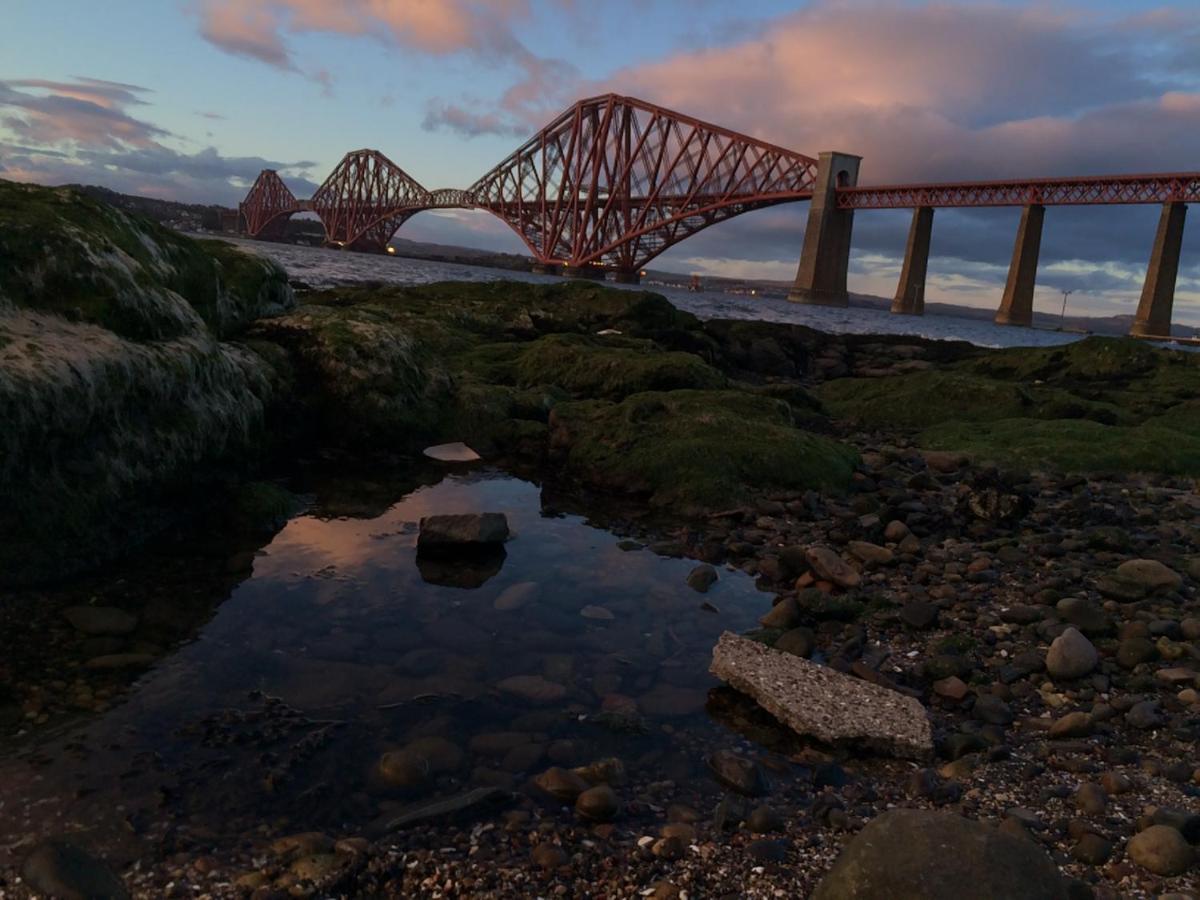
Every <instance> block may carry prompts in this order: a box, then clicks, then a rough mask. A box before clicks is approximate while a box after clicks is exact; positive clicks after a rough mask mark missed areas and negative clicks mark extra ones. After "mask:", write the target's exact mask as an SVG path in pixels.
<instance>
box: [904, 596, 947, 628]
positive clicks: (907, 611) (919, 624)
mask: <svg viewBox="0 0 1200 900" xmlns="http://www.w3.org/2000/svg"><path fill="white" fill-rule="evenodd" d="M937 618H938V608H937V607H936V606H934V605H933V604H932V603H927V602H926V601H924V600H910V601H909V602H908V603H905V604H904V605H903V606H902V607H900V620H901V621H902V622H904V624H906V625H908V626H910V627H912V628H917V629H925V628H930V627H932V626H933V625H934V624H935V623H936V622H937Z"/></svg>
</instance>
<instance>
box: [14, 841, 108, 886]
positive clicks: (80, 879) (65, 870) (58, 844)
mask: <svg viewBox="0 0 1200 900" xmlns="http://www.w3.org/2000/svg"><path fill="white" fill-rule="evenodd" d="M21 877H22V878H24V879H25V881H26V883H27V884H28V885H29V886H30V887H32V888H33V889H34V890H35V891H37V892H39V893H41V894H45V895H46V896H47V897H54V898H56V900H128V898H129V891H128V890H126V888H125V884H124V883H123V882H122V881H121V879H120V878H118V877H117V876H116V875H115V874H114V873H113V871H112V870H111V869H109V868H108V866H106V865H105V864H104V863H103V862H102V861H101V860H99V859H97V858H96V857H94V856H92V855H91V854H90V853H87V852H86V851H84V850H82V849H81V848H79V847H77V846H75V845H74V844H72V843H70V842H68V841H65V840H60V839H51V840H47V841H43V842H42V843H40V844H38V845H37V846H35V847H34V848H33V850H31V851H30V853H29V855H28V856H26V857H25V861H24V863H23V864H22V865H21Z"/></svg>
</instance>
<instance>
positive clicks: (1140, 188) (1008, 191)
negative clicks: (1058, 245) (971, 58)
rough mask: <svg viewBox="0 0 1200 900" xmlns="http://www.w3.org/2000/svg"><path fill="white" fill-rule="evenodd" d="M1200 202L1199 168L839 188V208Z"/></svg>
mask: <svg viewBox="0 0 1200 900" xmlns="http://www.w3.org/2000/svg"><path fill="white" fill-rule="evenodd" d="M1198 201H1200V173H1197V172H1190V173H1181V174H1165V175H1093V176H1087V177H1084V178H1034V179H1024V180H1020V181H965V182H958V183H952V184H898V185H880V186H877V187H854V188H839V189H838V192H837V205H838V208H839V209H919V208H921V207H930V208H937V207H964V206H1099V205H1113V204H1135V203H1136V204H1141V203H1176V202H1177V203H1196V202H1198Z"/></svg>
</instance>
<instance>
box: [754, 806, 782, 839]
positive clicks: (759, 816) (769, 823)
mask: <svg viewBox="0 0 1200 900" xmlns="http://www.w3.org/2000/svg"><path fill="white" fill-rule="evenodd" d="M746 830H747V831H750V832H753V833H754V834H770V833H771V832H772V831H782V830H783V816H781V815H779V813H777V812H776V811H775V810H773V809H771V807H769V806H758V807H755V809H754V810H753V811H752V812H751V813H750V815H748V816H747V817H746Z"/></svg>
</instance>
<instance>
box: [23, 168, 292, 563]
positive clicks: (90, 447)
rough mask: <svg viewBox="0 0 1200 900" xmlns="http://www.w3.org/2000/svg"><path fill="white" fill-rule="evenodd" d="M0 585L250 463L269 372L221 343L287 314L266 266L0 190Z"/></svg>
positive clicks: (213, 245)
mask: <svg viewBox="0 0 1200 900" xmlns="http://www.w3.org/2000/svg"><path fill="white" fill-rule="evenodd" d="M0 259H3V260H4V263H3V265H0V411H2V414H0V418H2V420H3V427H0V496H3V497H4V498H5V502H4V503H3V504H0V583H23V582H29V581H33V580H38V579H41V578H46V577H54V576H63V575H68V574H71V572H72V571H74V570H78V569H81V568H85V567H87V566H89V565H92V564H96V563H99V562H102V561H104V560H106V559H108V558H111V557H113V556H115V555H117V554H119V553H121V552H123V551H125V550H127V549H129V548H130V547H132V546H133V545H134V544H136V543H137V542H138V541H140V540H141V539H143V538H145V537H147V536H149V535H150V534H152V533H154V532H155V531H156V530H158V529H159V528H161V527H162V526H163V525H165V524H167V523H168V522H170V521H172V520H173V519H175V518H177V517H178V516H179V514H180V512H181V511H182V510H186V509H187V508H188V507H189V506H190V504H191V501H192V499H194V497H196V496H197V495H198V493H199V492H200V491H202V490H204V488H205V487H206V486H207V485H208V484H210V483H211V482H212V481H213V480H216V479H225V478H227V477H229V476H230V475H231V474H234V473H236V472H237V471H238V469H239V467H241V466H242V465H244V464H245V463H246V462H247V461H248V460H250V459H253V458H254V457H256V456H257V455H258V453H259V446H260V443H261V440H262V433H263V427H264V420H265V410H266V406H267V404H268V403H269V402H270V400H271V397H272V394H273V385H274V374H273V372H272V370H271V368H270V366H268V365H267V363H265V362H264V361H263V360H262V359H261V358H260V357H259V356H257V355H256V354H255V353H253V352H251V351H249V350H248V349H246V348H245V347H244V346H242V345H239V344H233V343H228V342H226V341H224V340H222V338H224V337H226V336H229V335H231V334H234V333H236V332H238V331H239V330H240V329H241V328H243V327H244V326H245V325H246V324H247V323H248V322H249V321H250V320H251V319H252V318H253V317H255V316H257V315H260V314H266V313H274V312H279V311H282V310H283V309H284V308H285V307H287V306H289V305H291V304H292V302H293V300H292V293H291V289H290V287H288V284H287V279H286V275H285V274H284V273H283V271H282V270H281V269H279V267H278V266H276V265H275V264H274V263H270V262H267V261H265V260H262V259H259V258H257V257H252V256H247V255H245V254H242V253H241V252H240V251H238V250H236V249H235V248H232V247H230V246H229V245H227V244H222V243H219V242H204V243H201V242H196V241H193V240H191V239H189V238H186V237H184V236H182V235H179V234H176V233H174V232H172V231H169V230H168V229H165V228H161V227H159V226H157V225H155V224H153V223H151V222H149V221H146V220H142V219H139V218H137V217H135V216H130V215H127V214H125V213H123V212H120V211H119V210H116V209H113V208H111V207H108V206H105V205H104V204H101V203H98V202H96V201H93V200H89V199H87V198H84V197H82V196H81V195H79V194H76V193H74V192H71V191H68V190H64V189H57V190H55V189H49V188H40V187H35V186H31V185H15V184H11V183H8V182H0Z"/></svg>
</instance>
